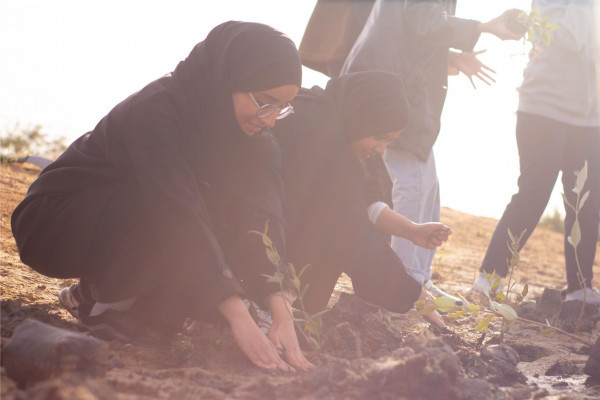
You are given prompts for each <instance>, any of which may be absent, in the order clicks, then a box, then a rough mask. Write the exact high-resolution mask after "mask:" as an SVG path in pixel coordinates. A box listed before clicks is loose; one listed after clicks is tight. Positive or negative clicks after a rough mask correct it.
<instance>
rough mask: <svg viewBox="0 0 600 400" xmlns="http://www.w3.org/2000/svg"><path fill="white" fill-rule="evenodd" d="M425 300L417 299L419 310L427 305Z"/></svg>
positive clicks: (416, 304) (416, 303)
mask: <svg viewBox="0 0 600 400" xmlns="http://www.w3.org/2000/svg"><path fill="white" fill-rule="evenodd" d="M425 304H427V303H425V301H424V300H417V301H415V307H416V308H417V310H420V309H422V308H423V307H425Z"/></svg>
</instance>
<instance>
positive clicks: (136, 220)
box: [12, 21, 301, 314]
mask: <svg viewBox="0 0 600 400" xmlns="http://www.w3.org/2000/svg"><path fill="white" fill-rule="evenodd" d="M300 82H301V65H300V59H299V56H298V54H297V51H296V49H295V46H294V44H293V42H292V41H291V40H290V39H289V38H287V37H285V36H284V35H282V34H281V33H280V32H278V31H275V30H273V29H272V28H269V27H267V26H265V25H262V24H255V23H244V22H233V21H232V22H227V23H224V24H222V25H219V26H218V27H216V28H214V29H213V30H212V31H211V32H210V33H209V35H208V36H207V38H206V39H205V40H204V41H203V42H201V43H199V44H198V45H196V46H195V47H194V49H193V50H192V52H191V53H190V55H189V56H188V57H187V58H186V60H184V61H182V62H181V63H180V64H179V65H178V66H177V68H176V69H175V71H174V72H173V73H172V74H168V75H167V76H165V77H162V78H160V79H158V80H156V81H154V82H152V83H150V84H149V85H148V86H146V87H144V88H143V89H142V90H140V91H139V92H137V93H134V94H133V95H131V96H130V97H128V98H127V99H125V100H124V101H122V102H121V103H119V104H118V105H117V106H116V107H115V108H114V109H113V110H111V111H110V112H109V113H108V115H106V116H105V117H104V118H103V119H102V120H101V121H100V122H99V123H98V125H97V126H96V127H95V129H94V130H93V131H91V132H89V133H87V134H85V135H83V136H82V137H80V138H79V139H77V140H76V141H75V142H74V143H73V144H72V145H71V146H70V147H69V148H68V149H67V150H66V151H65V153H64V154H62V155H61V156H60V157H59V158H58V159H57V160H56V161H55V162H54V163H52V164H51V165H50V166H49V167H47V168H46V169H45V170H44V171H43V172H42V174H41V175H40V177H39V178H38V179H37V180H36V181H35V182H34V183H33V184H32V185H31V187H30V189H29V191H28V194H27V196H26V198H25V199H24V200H23V202H22V203H21V204H20V205H19V206H18V207H17V209H16V210H15V211H14V213H13V216H12V228H13V234H14V236H15V239H16V242H17V245H18V248H19V252H20V255H21V258H22V260H23V262H25V263H26V264H28V265H29V266H31V267H32V268H34V269H35V270H37V271H39V272H41V273H43V274H46V275H49V276H54V277H61V278H66V277H81V278H84V279H85V280H86V281H87V282H90V283H92V284H93V286H94V291H93V294H94V296H95V298H96V299H97V300H99V301H103V302H111V301H118V300H122V299H125V298H129V297H133V296H138V295H140V294H143V293H148V292H150V291H152V290H158V289H157V288H158V287H159V286H160V287H161V288H160V291H161V293H165V292H166V293H167V294H166V295H165V297H167V298H169V299H170V302H169V303H168V304H167V305H165V312H167V313H168V312H171V313H172V312H181V310H185V312H195V313H196V314H198V313H201V312H203V311H204V310H206V309H209V308H211V307H212V306H214V305H215V304H216V303H218V302H219V301H221V300H223V299H225V298H227V297H229V296H231V295H232V294H235V293H240V292H241V291H242V290H241V287H240V283H239V281H238V279H236V278H235V276H234V275H233V274H232V273H231V270H230V264H232V262H231V261H230V260H234V262H236V261H237V260H239V259H240V258H242V257H240V256H237V255H235V256H233V255H230V254H224V253H223V245H224V243H222V241H223V240H224V239H223V238H231V237H234V236H235V237H243V238H246V239H245V240H246V241H247V242H244V246H245V248H247V249H251V252H250V250H249V252H250V254H247V256H246V257H243V265H235V266H233V265H232V267H234V269H236V270H237V271H239V272H240V273H241V274H242V275H244V276H245V275H249V276H252V274H253V272H254V271H255V272H256V273H257V274H260V273H261V272H263V271H266V270H267V269H268V271H269V272H272V266H270V264H269V261H268V260H267V258H266V256H265V254H264V246H263V245H262V243H261V242H260V240H259V239H257V238H254V237H252V236H251V235H247V234H245V235H242V234H241V233H239V232H238V233H236V234H235V235H234V234H233V233H231V231H228V230H227V229H224V228H223V218H222V216H223V215H227V214H228V213H227V212H222V211H220V209H216V207H215V204H219V205H221V206H223V205H227V206H229V207H231V209H232V210H234V211H229V213H231V214H236V215H238V216H239V224H238V225H236V226H235V227H231V228H230V229H234V228H239V229H248V230H249V229H257V230H262V228H263V227H264V223H265V220H266V219H269V220H271V226H272V230H271V232H270V233H271V236H272V239H273V241H274V242H275V243H276V244H277V246H278V248H279V250H280V252H281V253H282V254H285V242H284V237H283V219H282V215H281V214H282V211H281V206H280V204H279V201H280V197H281V180H280V177H279V175H278V172H277V171H278V163H279V152H278V148H277V146H276V143H274V141H273V139H272V136H271V135H270V133H269V132H263V133H261V134H257V135H254V136H252V137H249V136H247V135H246V134H244V133H243V131H242V130H241V128H240V126H239V125H238V123H237V121H236V119H235V114H234V110H233V102H232V97H231V95H232V93H233V92H234V91H245V90H266V89H270V88H274V87H277V86H281V85H285V84H294V85H297V86H300ZM264 187H269V191H266V190H263V189H262V188H264ZM217 232H219V233H217ZM225 232H227V234H225ZM245 232H247V231H245ZM245 232H244V233H245ZM218 236H220V237H218ZM236 240H238V242H239V241H242V242H243V240H242V239H236ZM258 286H260V287H258ZM253 289H254V291H253V292H252V293H250V294H249V295H251V296H254V297H258V298H260V297H263V296H265V295H267V294H268V293H270V292H272V291H274V290H278V287H275V286H274V285H267V284H266V282H265V283H264V284H263V285H259V284H258V283H256V284H255V285H254V287H253ZM180 306H181V307H180ZM169 309H171V310H169Z"/></svg>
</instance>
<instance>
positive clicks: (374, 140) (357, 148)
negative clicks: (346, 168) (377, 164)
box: [350, 131, 400, 161]
mask: <svg viewBox="0 0 600 400" xmlns="http://www.w3.org/2000/svg"><path fill="white" fill-rule="evenodd" d="M399 134H400V131H395V132H388V133H384V134H381V135H375V136H367V137H364V138H361V139H358V140H355V141H353V142H350V147H351V148H352V151H353V152H354V155H355V156H356V157H357V158H358V159H359V160H361V161H362V160H366V159H367V158H369V157H371V156H372V155H374V154H379V155H383V152H384V151H385V146H387V144H388V143H389V142H390V141H391V140H393V139H396V138H397V137H398V135H399Z"/></svg>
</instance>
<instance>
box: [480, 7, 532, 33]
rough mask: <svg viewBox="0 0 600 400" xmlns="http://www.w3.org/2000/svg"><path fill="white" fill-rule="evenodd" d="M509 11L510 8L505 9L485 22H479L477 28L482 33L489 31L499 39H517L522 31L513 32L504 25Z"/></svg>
mask: <svg viewBox="0 0 600 400" xmlns="http://www.w3.org/2000/svg"><path fill="white" fill-rule="evenodd" d="M511 12H512V11H511V10H506V11H504V12H503V13H502V14H500V15H499V16H497V17H496V18H493V19H491V20H489V21H487V22H480V23H479V25H478V26H477V29H478V30H479V32H482V33H483V32H487V33H491V34H492V35H494V36H496V37H497V38H499V39H501V40H519V39H521V38H522V37H523V34H524V33H515V32H513V31H511V30H510V29H508V28H507V27H506V19H507V18H508V14H510V13H511Z"/></svg>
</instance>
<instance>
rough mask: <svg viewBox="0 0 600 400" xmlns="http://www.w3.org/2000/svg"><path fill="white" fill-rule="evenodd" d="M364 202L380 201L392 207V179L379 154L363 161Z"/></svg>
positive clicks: (368, 203)
mask: <svg viewBox="0 0 600 400" xmlns="http://www.w3.org/2000/svg"><path fill="white" fill-rule="evenodd" d="M364 169H365V176H366V178H365V202H366V204H367V206H370V205H371V204H373V203H375V202H378V201H382V202H384V203H386V204H387V205H388V206H390V207H392V180H391V178H390V175H389V174H388V172H387V168H386V167H385V164H384V162H383V158H381V156H379V155H374V156H372V157H369V158H368V159H366V160H365V161H364Z"/></svg>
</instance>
